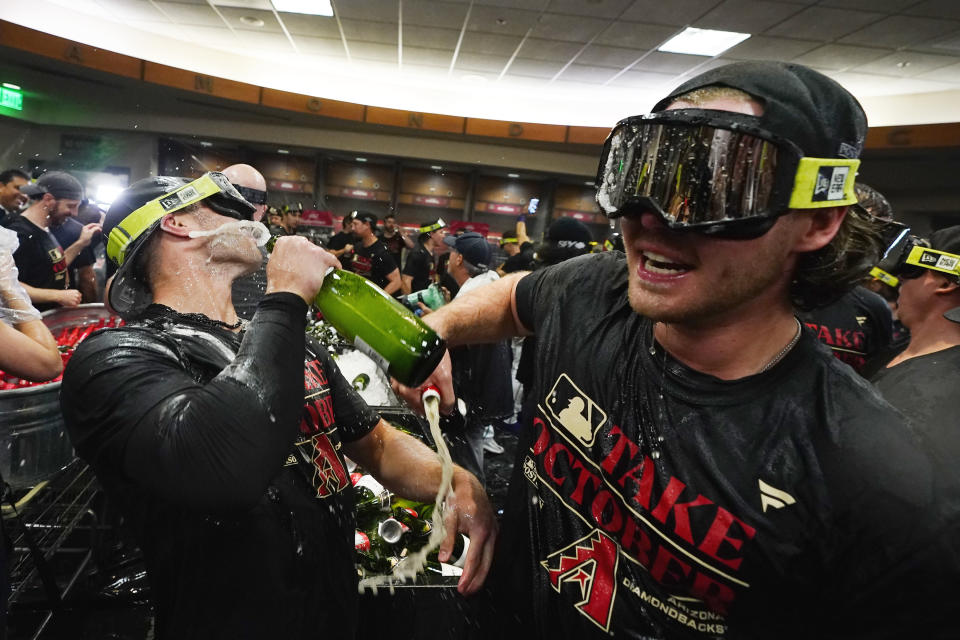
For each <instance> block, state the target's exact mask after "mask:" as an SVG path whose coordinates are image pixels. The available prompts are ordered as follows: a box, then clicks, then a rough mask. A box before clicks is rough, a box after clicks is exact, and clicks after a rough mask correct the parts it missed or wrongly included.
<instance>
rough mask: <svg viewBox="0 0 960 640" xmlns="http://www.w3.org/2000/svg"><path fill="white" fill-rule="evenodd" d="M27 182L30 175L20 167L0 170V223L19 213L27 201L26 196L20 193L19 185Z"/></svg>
mask: <svg viewBox="0 0 960 640" xmlns="http://www.w3.org/2000/svg"><path fill="white" fill-rule="evenodd" d="M28 182H30V176H28V175H27V174H26V173H24V172H23V171H21V170H20V169H7V170H6V171H2V172H0V224H4V220H7V219H9V218H11V217H12V216H15V215H18V214H19V213H20V208H21V207H22V206H23V205H24V204H26V202H27V196H26V195H25V194H23V193H20V187H22V186H24V185H25V184H27V183H28Z"/></svg>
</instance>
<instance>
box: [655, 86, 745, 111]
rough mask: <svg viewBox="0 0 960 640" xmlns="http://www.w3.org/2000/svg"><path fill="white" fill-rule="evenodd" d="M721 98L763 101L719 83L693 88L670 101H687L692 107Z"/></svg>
mask: <svg viewBox="0 0 960 640" xmlns="http://www.w3.org/2000/svg"><path fill="white" fill-rule="evenodd" d="M723 98H732V99H735V100H752V101H754V102H759V103H761V104H763V101H761V100H758V99H757V98H754V97H753V96H752V95H750V94H749V93H747V92H746V91H743V90H741V89H734V88H733V87H724V86H720V85H713V86H710V87H701V88H700V89H694V90H693V91H690V92H689V93H685V94H683V95H680V96H677V97H676V98H674V99H673V101H672V102H678V101H680V102H687V103H690V104H692V105H693V106H694V107H702V106H703V105H705V104H706V103H708V102H712V101H713V100H722V99H723Z"/></svg>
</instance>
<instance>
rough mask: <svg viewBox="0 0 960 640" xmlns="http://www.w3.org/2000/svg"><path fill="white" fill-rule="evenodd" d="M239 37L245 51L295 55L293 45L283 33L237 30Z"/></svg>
mask: <svg viewBox="0 0 960 640" xmlns="http://www.w3.org/2000/svg"><path fill="white" fill-rule="evenodd" d="M237 37H239V38H240V41H241V42H242V43H243V47H244V48H245V49H254V50H258V51H277V52H281V53H291V54H292V53H293V52H294V49H293V45H291V44H290V41H289V40H288V39H287V36H286V35H285V34H283V33H271V32H269V31H266V32H264V31H244V30H242V29H237Z"/></svg>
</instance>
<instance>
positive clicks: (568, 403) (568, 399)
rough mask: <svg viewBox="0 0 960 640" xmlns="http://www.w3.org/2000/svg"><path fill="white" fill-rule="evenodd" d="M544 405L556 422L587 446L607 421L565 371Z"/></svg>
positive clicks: (605, 416) (595, 404) (603, 413)
mask: <svg viewBox="0 0 960 640" xmlns="http://www.w3.org/2000/svg"><path fill="white" fill-rule="evenodd" d="M546 406H547V409H549V411H550V413H551V414H553V419H554V420H555V421H556V422H557V424H559V425H560V426H562V427H563V428H564V429H566V430H567V431H568V432H569V433H570V434H572V435H573V436H574V437H576V438H577V439H578V440H579V441H580V442H582V443H583V444H585V445H587V446H588V447H592V446H593V442H594V440H595V439H596V437H597V433H598V432H599V431H600V428H601V427H602V426H603V425H604V423H605V422H606V421H607V414H606V413H605V412H604V411H603V410H602V409H601V408H600V407H599V406H597V403H595V402H594V401H593V400H591V399H590V398H588V397H587V395H586V394H585V393H584V392H583V391H581V390H580V388H579V387H577V385H575V384H573V380H571V379H570V378H569V377H568V376H567V374H565V373H563V374H561V375H560V377H559V378H557V382H556V384H554V385H553V389H552V390H551V391H550V394H549V395H548V396H547V400H546Z"/></svg>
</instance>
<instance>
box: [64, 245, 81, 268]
mask: <svg viewBox="0 0 960 640" xmlns="http://www.w3.org/2000/svg"><path fill="white" fill-rule="evenodd" d="M85 248H86V245H84V244H81V243H80V241H79V240H78V241H76V242H74V243H73V244H72V245H70V246H69V247H67V248H66V249H64V250H63V257H64V259H65V260H66V261H67V266H68V267H69V266H70V265H71V264H73V261H74V260H76V259H77V256H79V255H80V252H81V251H83V250H84V249H85Z"/></svg>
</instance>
